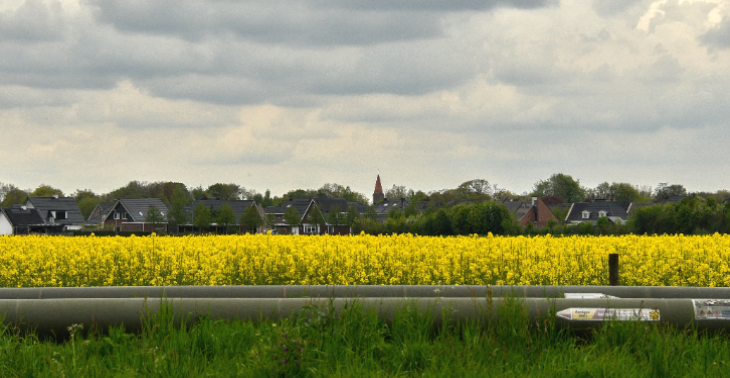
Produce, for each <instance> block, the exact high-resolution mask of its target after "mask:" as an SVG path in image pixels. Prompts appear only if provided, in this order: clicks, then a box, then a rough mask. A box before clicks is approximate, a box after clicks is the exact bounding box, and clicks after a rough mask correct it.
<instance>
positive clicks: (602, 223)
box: [586, 217, 611, 235]
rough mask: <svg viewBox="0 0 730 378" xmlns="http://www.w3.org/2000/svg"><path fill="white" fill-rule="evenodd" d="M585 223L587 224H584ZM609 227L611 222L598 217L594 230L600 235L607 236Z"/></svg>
mask: <svg viewBox="0 0 730 378" xmlns="http://www.w3.org/2000/svg"><path fill="white" fill-rule="evenodd" d="M586 223H587V222H586ZM610 227H611V221H609V220H608V218H606V217H598V220H597V221H596V230H597V231H598V233H599V234H600V235H606V234H608V230H609V228H610Z"/></svg>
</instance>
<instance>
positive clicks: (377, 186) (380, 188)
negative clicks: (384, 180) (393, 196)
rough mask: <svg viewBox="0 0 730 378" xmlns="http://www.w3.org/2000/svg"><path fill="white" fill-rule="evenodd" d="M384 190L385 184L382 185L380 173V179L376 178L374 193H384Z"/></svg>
mask: <svg viewBox="0 0 730 378" xmlns="http://www.w3.org/2000/svg"><path fill="white" fill-rule="evenodd" d="M382 192H383V186H382V185H380V175H378V179H377V180H375V192H374V193H382Z"/></svg>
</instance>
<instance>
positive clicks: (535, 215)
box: [502, 197, 559, 228]
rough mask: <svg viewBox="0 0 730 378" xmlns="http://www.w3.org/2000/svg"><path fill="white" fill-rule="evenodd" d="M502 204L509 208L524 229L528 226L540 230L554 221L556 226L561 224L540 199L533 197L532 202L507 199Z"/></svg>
mask: <svg viewBox="0 0 730 378" xmlns="http://www.w3.org/2000/svg"><path fill="white" fill-rule="evenodd" d="M502 204H503V205H504V206H506V207H507V209H508V210H509V211H510V213H512V214H513V215H514V216H515V217H516V218H517V222H518V223H519V224H520V226H523V227H524V226H527V225H528V224H532V225H533V226H535V227H538V228H539V227H545V226H547V224H548V221H549V220H553V221H554V222H555V223H556V224H557V223H558V222H559V220H558V218H557V217H556V216H555V214H553V212H552V211H551V210H550V208H549V207H548V206H547V205H546V204H545V202H543V201H542V199H540V197H532V199H531V201H514V200H512V199H505V200H504V201H502Z"/></svg>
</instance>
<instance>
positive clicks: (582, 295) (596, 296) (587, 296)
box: [563, 293, 619, 299]
mask: <svg viewBox="0 0 730 378" xmlns="http://www.w3.org/2000/svg"><path fill="white" fill-rule="evenodd" d="M563 296H564V297H565V298H568V299H610V298H619V297H614V296H613V295H607V294H603V293H565V294H563Z"/></svg>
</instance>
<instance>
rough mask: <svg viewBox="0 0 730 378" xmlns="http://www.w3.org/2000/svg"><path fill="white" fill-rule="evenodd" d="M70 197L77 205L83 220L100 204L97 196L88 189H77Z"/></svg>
mask: <svg viewBox="0 0 730 378" xmlns="http://www.w3.org/2000/svg"><path fill="white" fill-rule="evenodd" d="M72 197H73V198H74V199H75V200H76V203H77V204H78V205H79V210H80V211H81V215H83V216H84V219H87V218H88V217H89V215H91V212H92V211H94V208H95V207H96V205H98V204H99V203H100V202H101V199H100V198H99V196H98V195H97V194H96V193H94V192H93V191H92V190H90V189H77V190H76V191H75V192H74V193H73V194H72Z"/></svg>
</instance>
